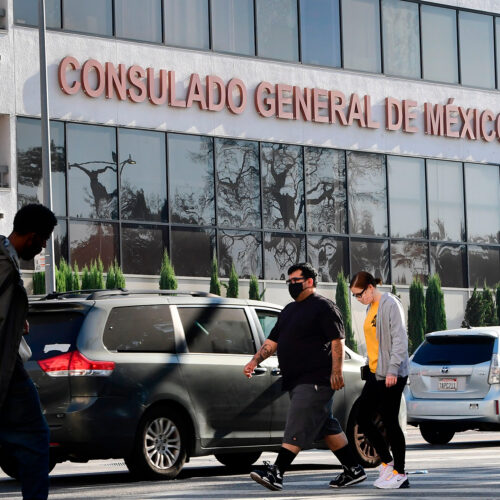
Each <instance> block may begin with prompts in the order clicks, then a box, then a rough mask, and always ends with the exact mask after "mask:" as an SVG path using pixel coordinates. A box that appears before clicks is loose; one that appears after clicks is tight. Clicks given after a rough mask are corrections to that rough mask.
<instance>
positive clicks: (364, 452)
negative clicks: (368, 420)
mask: <svg viewBox="0 0 500 500" xmlns="http://www.w3.org/2000/svg"><path fill="white" fill-rule="evenodd" d="M374 424H375V425H376V426H377V427H378V429H379V430H380V431H381V432H382V434H383V435H384V436H385V429H384V426H383V424H382V420H381V418H380V416H379V415H377V416H376V417H375V420H374ZM354 446H355V447H356V450H357V451H358V453H359V455H360V456H361V457H362V458H363V460H365V461H366V462H367V464H370V465H371V466H376V465H378V464H379V463H380V457H379V455H378V453H377V452H376V451H375V448H374V447H373V445H372V444H371V443H370V441H368V438H367V437H366V436H365V434H364V433H363V432H361V430H360V428H359V424H357V423H356V424H355V426H354Z"/></svg>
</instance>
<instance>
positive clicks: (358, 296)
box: [352, 287, 368, 299]
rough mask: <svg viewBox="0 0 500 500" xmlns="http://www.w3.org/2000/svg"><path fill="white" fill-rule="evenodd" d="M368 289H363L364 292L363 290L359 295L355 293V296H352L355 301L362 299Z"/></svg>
mask: <svg viewBox="0 0 500 500" xmlns="http://www.w3.org/2000/svg"><path fill="white" fill-rule="evenodd" d="M367 288H368V287H365V288H363V290H361V292H359V293H353V294H352V296H353V297H354V298H355V299H360V298H361V297H362V296H363V294H364V293H365V292H366V289H367Z"/></svg>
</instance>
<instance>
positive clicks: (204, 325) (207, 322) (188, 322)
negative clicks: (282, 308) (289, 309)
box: [179, 307, 255, 354]
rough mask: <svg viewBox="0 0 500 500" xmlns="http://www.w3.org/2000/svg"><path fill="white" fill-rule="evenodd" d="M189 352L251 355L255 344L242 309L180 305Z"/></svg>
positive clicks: (180, 314)
mask: <svg viewBox="0 0 500 500" xmlns="http://www.w3.org/2000/svg"><path fill="white" fill-rule="evenodd" d="M179 316H180V318H181V321H182V326H183V327H184V334H185V336H186V342H187V346H188V350H189V352H206V353H216V354H254V353H255V345H254V342H253V338H252V333H251V331H250V327H249V326H248V321H247V318H246V315H245V311H244V310H243V309H232V308H222V307H221V308H216V307H180V308H179Z"/></svg>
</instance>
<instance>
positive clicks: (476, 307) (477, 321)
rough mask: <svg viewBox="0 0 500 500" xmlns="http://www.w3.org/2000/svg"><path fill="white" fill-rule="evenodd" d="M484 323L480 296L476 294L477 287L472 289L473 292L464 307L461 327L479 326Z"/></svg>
mask: <svg viewBox="0 0 500 500" xmlns="http://www.w3.org/2000/svg"><path fill="white" fill-rule="evenodd" d="M483 321H484V308H483V301H482V299H481V294H480V293H479V292H478V290H477V287H474V291H473V292H472V295H471V296H470V298H469V300H468V301H467V305H466V306H465V315H464V320H463V321H462V327H464V328H468V327H469V326H481V325H482V324H483Z"/></svg>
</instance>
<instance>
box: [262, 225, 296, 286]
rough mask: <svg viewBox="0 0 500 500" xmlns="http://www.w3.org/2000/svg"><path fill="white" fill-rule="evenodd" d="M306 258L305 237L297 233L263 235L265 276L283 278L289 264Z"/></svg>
mask: <svg viewBox="0 0 500 500" xmlns="http://www.w3.org/2000/svg"><path fill="white" fill-rule="evenodd" d="M305 260H306V244H305V237H304V236H302V235H297V234H281V233H266V234H265V235H264V262H265V265H264V266H265V276H264V277H265V278H266V279H268V280H285V279H286V278H287V277H288V272H287V271H288V269H289V267H290V266H293V265H294V264H297V263H299V262H304V261H305Z"/></svg>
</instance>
